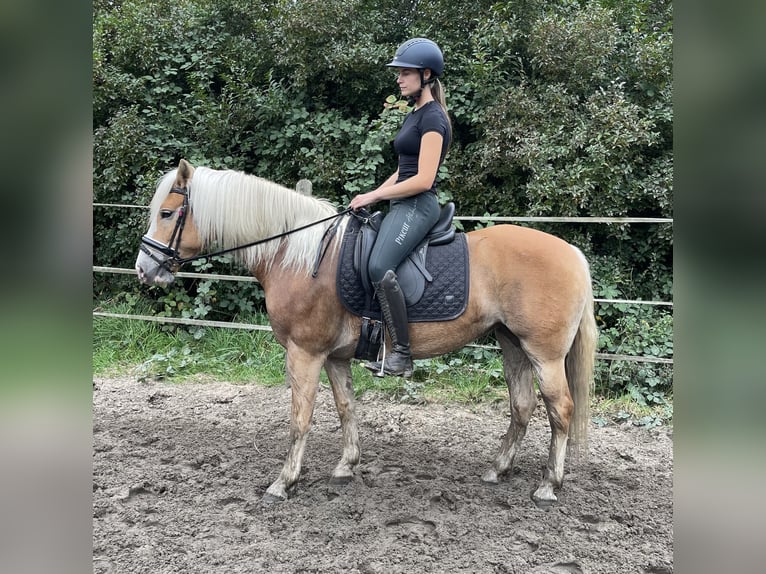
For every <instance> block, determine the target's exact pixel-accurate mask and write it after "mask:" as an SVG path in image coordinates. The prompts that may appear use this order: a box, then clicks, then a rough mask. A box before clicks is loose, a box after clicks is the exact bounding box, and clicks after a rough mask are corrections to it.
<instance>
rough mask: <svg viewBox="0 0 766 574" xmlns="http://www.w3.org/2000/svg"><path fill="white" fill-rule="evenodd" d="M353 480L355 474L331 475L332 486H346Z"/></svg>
mask: <svg viewBox="0 0 766 574" xmlns="http://www.w3.org/2000/svg"><path fill="white" fill-rule="evenodd" d="M352 480H354V477H353V476H331V477H330V486H346V485H347V484H349V483H350V482H351V481H352Z"/></svg>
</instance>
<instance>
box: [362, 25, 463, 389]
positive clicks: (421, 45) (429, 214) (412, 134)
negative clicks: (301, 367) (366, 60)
mask: <svg viewBox="0 0 766 574" xmlns="http://www.w3.org/2000/svg"><path fill="white" fill-rule="evenodd" d="M386 65H387V66H389V67H394V68H397V69H398V76H397V80H396V83H397V84H398V86H399V89H400V90H401V93H402V96H404V97H405V98H407V99H408V100H409V102H410V105H414V108H413V110H412V111H411V112H410V113H408V114H407V116H406V117H405V118H404V122H403V124H402V127H401V129H400V130H399V133H398V134H397V136H396V138H395V139H394V150H395V151H396V153H397V154H398V156H399V166H398V169H397V170H396V171H395V172H394V173H393V174H392V175H391V177H389V178H388V179H387V180H386V181H385V182H383V183H382V184H381V185H380V186H379V187H378V188H377V189H375V190H373V191H370V192H368V193H362V194H359V195H357V196H356V197H354V198H353V199H352V200H351V203H350V204H349V207H351V208H352V209H353V210H354V211H356V210H357V209H360V208H362V207H366V206H368V205H371V204H373V203H376V202H378V201H382V200H390V210H389V213H388V215H386V217H385V218H384V219H383V222H382V223H381V226H380V230H379V231H378V236H377V239H376V241H375V245H374V246H373V250H372V254H371V255H370V263H369V275H370V280H371V281H372V283H373V285H374V286H375V293H376V295H377V297H378V301H379V302H380V308H381V311H382V313H383V320H384V322H385V324H386V328H387V329H388V332H389V335H390V337H391V342H392V344H393V345H392V352H391V353H390V354H388V355H386V356H385V357H384V359H383V361H382V362H374V363H367V364H365V367H367V368H368V369H370V370H371V371H373V372H374V374H375V375H376V376H379V377H382V376H384V375H400V376H404V377H410V376H412V356H411V354H410V338H409V332H408V322H407V306H406V303H405V301H404V294H403V293H402V290H401V288H400V287H399V282H398V280H397V277H396V273H395V270H396V268H397V267H398V266H399V264H400V263H401V262H402V261H404V259H405V258H406V257H407V256H408V255H409V254H410V253H411V252H412V251H413V250H414V249H415V247H417V245H418V243H420V241H421V240H422V239H423V238H424V237H425V236H426V234H427V233H428V231H429V230H430V229H431V227H433V225H434V224H435V223H436V221H437V220H438V218H439V213H440V207H439V202H438V200H437V198H436V173H437V171H438V169H439V166H440V165H441V164H442V162H443V161H444V156H445V155H446V153H447V149H448V147H449V144H450V141H451V139H452V126H451V123H450V120H449V116H448V115H447V107H446V104H445V100H444V90H443V88H442V85H441V82H440V81H439V76H441V74H442V72H443V71H444V57H443V55H442V52H441V50H440V49H439V47H438V46H437V45H436V44H435V43H434V42H432V41H431V40H427V39H425V38H413V39H411V40H408V41H406V42H405V43H404V44H402V45H401V46H399V48H398V49H397V51H396V54H395V56H394V59H393V60H392V61H391V62H389V63H388V64H386Z"/></svg>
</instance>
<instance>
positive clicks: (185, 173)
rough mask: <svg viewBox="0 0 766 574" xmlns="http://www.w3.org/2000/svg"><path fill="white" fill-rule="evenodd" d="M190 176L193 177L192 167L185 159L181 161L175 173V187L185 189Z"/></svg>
mask: <svg viewBox="0 0 766 574" xmlns="http://www.w3.org/2000/svg"><path fill="white" fill-rule="evenodd" d="M192 175H194V166H193V165H192V164H190V163H189V162H188V161H186V160H185V159H181V161H179V162H178V172H177V173H176V187H186V186H187V185H188V183H189V180H190V179H191V178H192Z"/></svg>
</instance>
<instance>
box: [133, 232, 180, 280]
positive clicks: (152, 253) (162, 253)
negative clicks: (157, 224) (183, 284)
mask: <svg viewBox="0 0 766 574" xmlns="http://www.w3.org/2000/svg"><path fill="white" fill-rule="evenodd" d="M178 259H179V257H178V252H177V251H176V250H175V249H173V248H171V247H169V246H168V245H165V244H164V243H160V242H159V241H156V240H154V239H152V238H151V237H147V236H144V237H142V238H141V245H140V246H139V253H138V259H137V260H136V274H137V275H138V280H139V281H140V282H141V283H144V284H146V285H160V286H166V285H170V284H171V283H172V282H173V281H174V280H175V275H174V273H175V271H177V270H178V268H179V267H180V264H179V263H178Z"/></svg>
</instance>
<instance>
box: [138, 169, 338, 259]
mask: <svg viewBox="0 0 766 574" xmlns="http://www.w3.org/2000/svg"><path fill="white" fill-rule="evenodd" d="M176 171H177V170H172V171H170V172H169V173H167V174H165V175H164V176H163V177H162V179H161V180H160V182H159V185H158V186H157V191H156V193H155V196H154V198H153V199H152V203H151V206H150V211H151V220H152V221H155V220H156V217H157V212H158V211H159V209H160V205H161V204H162V202H163V201H164V199H165V197H167V194H168V193H169V192H170V188H171V187H172V185H173V182H174V181H175V177H176ZM189 205H190V207H191V216H192V219H193V221H194V224H195V225H196V226H197V230H198V233H199V237H200V239H201V241H202V244H203V246H204V247H205V248H207V247H209V246H213V245H215V246H216V247H217V248H219V249H229V248H232V247H237V246H239V245H243V244H246V243H250V242H252V241H257V240H259V239H265V238H268V237H272V236H274V235H279V234H280V233H284V232H286V231H291V230H293V229H296V228H298V227H301V226H302V225H306V224H309V223H313V222H315V221H318V220H320V219H324V218H325V217H329V216H331V215H333V214H336V213H337V210H336V209H335V207H333V205H332V204H331V203H330V202H329V201H327V200H325V199H320V198H315V197H311V196H307V195H303V194H301V193H299V192H297V191H295V190H292V189H289V188H287V187H283V186H281V185H279V184H277V183H274V182H271V181H268V180H266V179H263V178H260V177H257V176H254V175H249V174H245V173H242V172H238V171H233V170H226V171H219V170H214V169H210V168H207V167H197V168H195V170H194V175H193V176H192V179H191V182H190V185H189ZM331 223H332V221H329V222H327V223H323V224H320V225H315V226H312V227H309V228H307V229H305V230H302V231H299V232H296V233H293V234H290V235H288V236H286V237H284V238H283V239H281V240H279V239H275V240H273V241H267V242H265V243H262V244H260V245H256V246H254V247H248V248H246V249H238V250H236V251H234V252H232V255H233V256H234V258H235V260H236V261H237V262H239V263H241V264H243V265H244V266H245V267H247V268H248V269H249V268H252V267H254V266H255V265H257V264H259V263H265V264H266V266H267V268H270V267H271V265H272V263H273V262H274V259H275V257H276V255H277V253H278V252H279V251H280V249H281V248H284V251H283V252H282V256H283V257H282V260H281V266H282V267H288V268H293V269H295V270H298V271H304V272H307V273H308V272H309V271H310V270H311V267H312V265H313V264H314V258H315V257H316V253H317V249H318V247H319V243H320V241H321V239H322V235H323V233H324V231H325V229H326V228H327V226H328V225H330V224H331ZM337 236H338V237H340V236H342V233H340V234H338V235H337ZM336 246H337V242H336Z"/></svg>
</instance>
